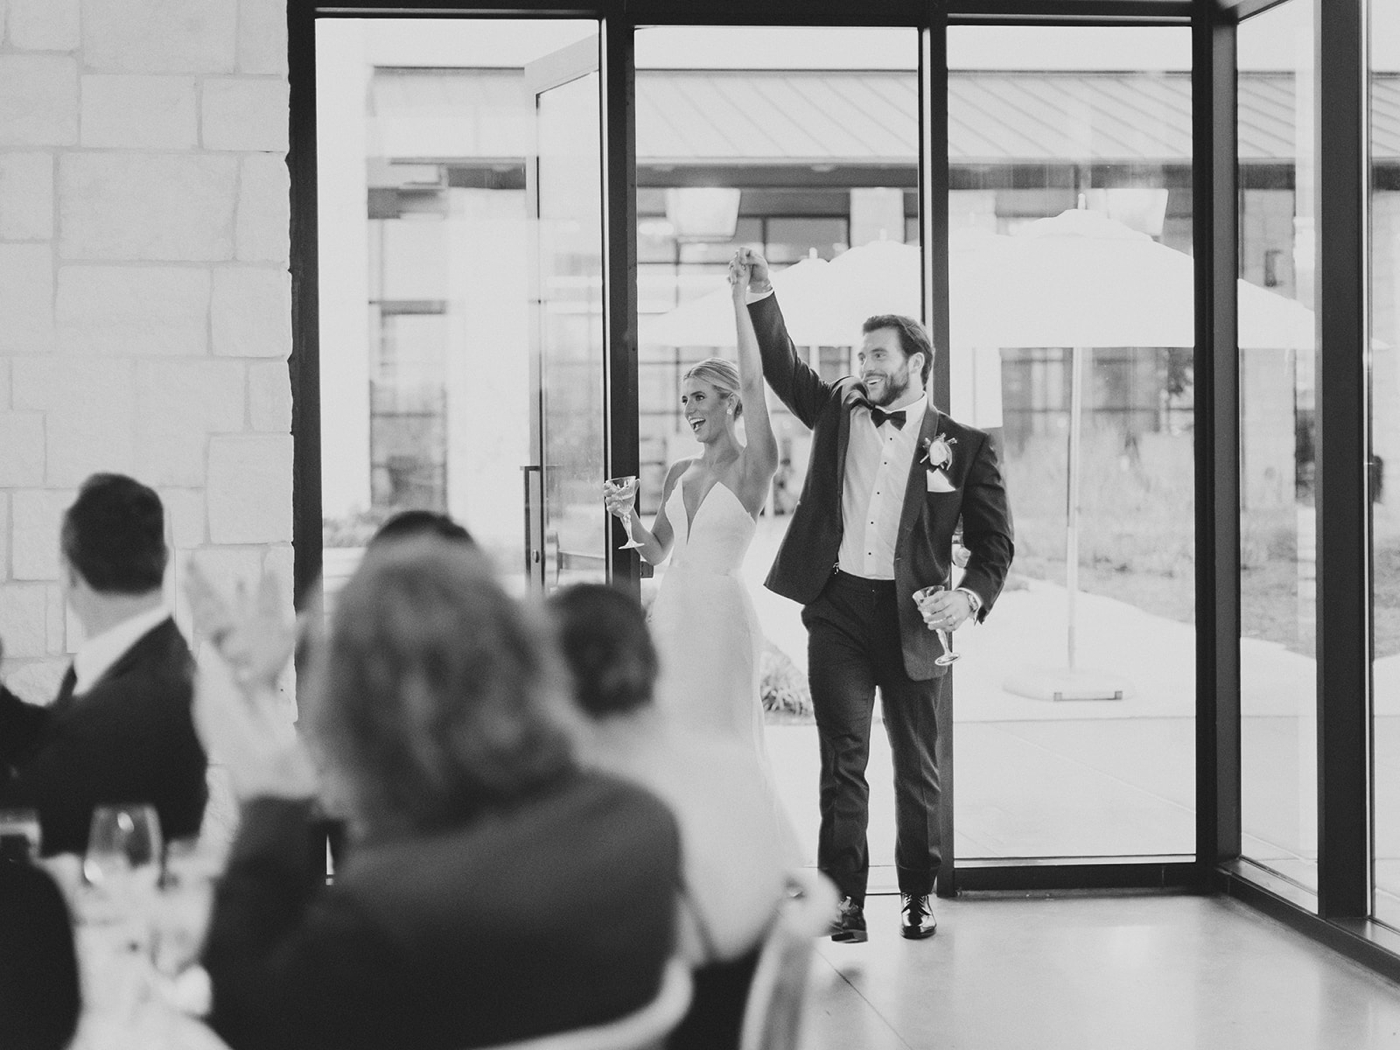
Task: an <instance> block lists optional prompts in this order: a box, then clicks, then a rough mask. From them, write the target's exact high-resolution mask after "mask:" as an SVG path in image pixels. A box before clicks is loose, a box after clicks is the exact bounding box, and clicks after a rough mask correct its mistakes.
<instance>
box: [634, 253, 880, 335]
mask: <svg viewBox="0 0 1400 1050" xmlns="http://www.w3.org/2000/svg"><path fill="white" fill-rule="evenodd" d="M828 265H829V264H828V263H827V261H826V260H825V259H821V258H818V257H816V256H809V257H807V258H805V259H801V260H799V261H798V262H796V263H793V264H792V265H791V266H787V267H784V268H783V269H781V270H776V269H775V270H774V271H773V274H772V281H773V288H774V289H775V291H776V292H777V294H778V296H779V298H780V300H781V301H782V304H783V316H784V318H785V319H786V320H787V324H788V331H789V332H790V333H791V334H792V338H793V341H794V342H796V343H797V344H798V345H800V346H820V345H829V344H830V342H831V341H830V340H829V339H825V338H821V337H822V336H824V335H826V333H828V332H829V331H830V329H831V321H830V319H829V318H828V316H827V314H828V311H829V309H830V303H831V286H830V285H829V284H828V283H827V281H826V279H825V276H826V274H825V271H826V269H827V266H828ZM638 326H639V329H640V335H641V341H642V342H643V343H648V344H657V345H660V346H734V345H735V343H734V307H733V305H732V301H731V299H730V293H729V285H728V283H727V282H725V281H724V280H723V279H721V280H720V284H719V287H718V288H716V289H715V290H714V291H713V292H707V293H706V294H705V295H702V296H700V297H699V298H696V299H691V300H690V301H689V302H685V303H682V304H681V305H680V306H677V307H676V308H675V309H674V310H668V311H666V313H664V314H643V315H642V316H641V317H640V318H638ZM856 331H857V332H859V331H860V329H859V328H857V329H856Z"/></svg>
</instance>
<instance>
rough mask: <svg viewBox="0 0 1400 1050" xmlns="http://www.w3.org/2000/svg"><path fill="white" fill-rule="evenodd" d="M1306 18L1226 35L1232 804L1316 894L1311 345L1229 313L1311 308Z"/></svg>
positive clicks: (1276, 863) (1274, 17)
mask: <svg viewBox="0 0 1400 1050" xmlns="http://www.w3.org/2000/svg"><path fill="white" fill-rule="evenodd" d="M1311 11H1312V7H1311V5H1310V4H1308V3H1306V2H1304V0H1290V2H1288V3H1285V4H1282V5H1280V6H1278V7H1275V8H1272V9H1270V10H1268V11H1266V12H1264V13H1263V14H1260V15H1257V16H1255V17H1253V18H1250V19H1247V20H1245V21H1244V22H1242V23H1241V24H1240V27H1239V38H1238V39H1239V49H1240V53H1241V55H1242V56H1248V58H1249V60H1250V62H1251V64H1252V65H1254V66H1255V67H1256V68H1260V69H1266V70H1268V72H1259V73H1248V74H1241V78H1240V91H1239V99H1240V122H1239V123H1240V131H1239V182H1240V197H1239V200H1240V223H1239V229H1240V241H1239V245H1240V276H1241V277H1242V278H1243V281H1244V282H1245V283H1244V285H1242V289H1241V312H1240V316H1241V325H1240V332H1239V335H1240V340H1239V341H1240V347H1241V349H1240V357H1239V385H1240V435H1239V439H1240V618H1241V623H1240V633H1241V638H1240V780H1241V785H1240V786H1241V803H1240V805H1241V819H1242V831H1243V853H1244V856H1245V857H1247V858H1248V859H1250V860H1252V861H1256V862H1257V863H1260V864H1262V865H1264V866H1266V867H1268V868H1270V869H1272V870H1273V871H1276V872H1278V873H1279V874H1282V875H1284V876H1286V877H1288V878H1290V879H1293V880H1294V881H1296V882H1298V883H1299V884H1301V885H1303V886H1306V887H1309V888H1312V889H1316V887H1317V758H1316V751H1317V685H1316V683H1317V662H1316V615H1315V611H1314V602H1315V598H1316V587H1315V581H1316V577H1315V568H1316V560H1315V555H1316V546H1315V536H1316V517H1315V515H1316V508H1315V501H1314V491H1315V489H1314V470H1315V463H1314V447H1315V439H1316V433H1317V421H1316V418H1315V413H1314V391H1315V387H1314V383H1313V371H1314V369H1313V363H1314V362H1313V347H1312V342H1311V340H1299V341H1297V342H1296V343H1295V345H1293V346H1284V345H1277V346H1260V345H1258V341H1257V340H1254V339H1252V338H1251V333H1250V332H1249V331H1248V330H1247V328H1246V326H1245V323H1244V320H1245V313H1244V308H1243V307H1244V291H1245V290H1246V288H1247V287H1248V286H1253V287H1254V288H1264V289H1267V290H1268V291H1269V292H1271V293H1273V294H1275V295H1278V296H1282V297H1284V298H1286V299H1290V300H1294V301H1295V302H1296V303H1299V304H1301V305H1302V306H1304V307H1308V308H1311V307H1312V305H1313V291H1314V281H1313V268H1314V231H1313V207H1314V205H1313V195H1314V192H1315V190H1314V187H1315V178H1316V157H1315V152H1314V150H1315V147H1314V145H1313V143H1314V138H1313V116H1312V114H1313V99H1314V92H1315V81H1314V77H1313V69H1312V53H1313V52H1312V23H1311ZM1255 111H1257V112H1261V113H1263V114H1264V115H1265V117H1266V119H1265V120H1262V121H1248V120H1247V119H1246V118H1247V115H1248V114H1250V113H1251V112H1255ZM1279 342H1282V341H1281V340H1280V341H1279Z"/></svg>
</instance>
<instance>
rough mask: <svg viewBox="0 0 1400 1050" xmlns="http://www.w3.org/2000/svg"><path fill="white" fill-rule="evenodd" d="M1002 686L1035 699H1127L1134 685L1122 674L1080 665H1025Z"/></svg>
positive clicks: (1009, 690)
mask: <svg viewBox="0 0 1400 1050" xmlns="http://www.w3.org/2000/svg"><path fill="white" fill-rule="evenodd" d="M1002 688H1003V689H1005V690H1006V691H1007V692H1008V693H1015V694H1016V695H1017V696H1025V697H1029V698H1030V699H1032V700H1126V699H1127V698H1128V697H1130V696H1132V695H1133V685H1132V683H1131V682H1129V681H1128V680H1127V679H1126V678H1124V677H1123V676H1122V675H1116V674H1111V673H1110V672H1108V671H1095V670H1092V669H1089V668H1081V667H1025V668H1022V669H1021V670H1019V671H1016V672H1015V673H1013V674H1011V675H1009V676H1008V677H1007V679H1006V681H1004V682H1003V683H1002Z"/></svg>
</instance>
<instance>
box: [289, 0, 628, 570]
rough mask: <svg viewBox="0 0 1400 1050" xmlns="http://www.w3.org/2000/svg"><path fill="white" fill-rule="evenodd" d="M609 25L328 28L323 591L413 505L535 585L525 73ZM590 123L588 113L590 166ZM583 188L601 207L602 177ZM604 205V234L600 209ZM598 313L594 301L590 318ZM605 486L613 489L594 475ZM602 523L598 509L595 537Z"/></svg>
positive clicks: (322, 187)
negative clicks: (531, 562)
mask: <svg viewBox="0 0 1400 1050" xmlns="http://www.w3.org/2000/svg"><path fill="white" fill-rule="evenodd" d="M597 28H598V27H597V23H596V22H587V21H529V22H520V21H509V20H490V21H484V20H471V19H416V18H413V19H374V20H362V19H323V20H320V21H318V23H317V26H316V70H317V92H316V94H317V152H318V188H317V192H318V200H319V223H318V237H319V244H320V254H319V258H320V263H319V266H320V355H321V425H322V455H321V459H322V492H323V516H324V529H323V533H324V541H325V565H326V581H327V587H328V590H329V591H331V592H334V590H335V589H336V587H337V586H338V584H339V582H340V581H341V580H343V579H344V577H345V576H346V575H347V574H348V573H349V571H350V570H351V569H352V568H353V566H354V565H355V563H356V562H357V561H358V559H359V556H360V553H361V551H362V549H363V547H364V543H365V541H366V539H367V538H368V537H369V536H370V535H371V534H372V533H373V531H374V530H375V528H377V527H378V525H379V524H380V523H381V522H382V521H383V520H384V519H385V518H387V517H388V516H390V515H391V514H393V513H395V512H396V511H400V510H405V509H409V508H429V509H433V510H439V511H447V512H449V513H451V514H452V515H453V516H454V517H456V518H457V519H458V520H460V521H462V522H464V523H465V524H466V525H467V527H468V528H469V529H470V530H471V532H472V534H473V535H474V536H475V537H476V539H477V540H478V541H479V542H480V543H481V544H482V545H483V546H484V547H485V548H486V549H487V550H489V551H490V552H491V553H492V554H493V555H494V556H495V557H496V559H497V563H498V564H499V565H500V566H502V567H503V568H504V569H507V570H508V571H509V572H510V573H511V574H512V577H513V578H516V579H517V582H520V583H522V585H523V579H519V577H520V568H521V566H523V564H524V552H523V542H524V541H523V537H524V529H523V527H522V521H523V518H524V495H523V492H524V485H523V480H522V476H521V467H522V466H523V465H525V464H527V463H529V462H530V461H531V434H530V431H529V422H530V419H531V414H530V403H531V398H532V389H531V384H532V376H531V367H530V355H529V348H530V346H531V340H530V326H529V316H530V315H529V308H530V307H529V302H528V299H529V295H530V286H531V277H530V269H529V267H530V265H531V255H530V253H529V252H528V251H527V247H526V246H527V244H529V243H531V242H533V240H534V239H535V227H534V226H533V225H532V224H531V222H530V218H529V210H528V208H527V199H526V159H527V157H528V156H529V155H530V154H531V152H532V151H533V150H534V149H535V148H536V145H535V144H536V126H535V119H536V114H535V101H534V99H533V97H531V96H530V95H529V94H528V93H527V90H526V83H525V74H524V69H525V66H526V65H527V64H528V63H530V62H532V61H534V60H536V59H538V58H541V57H543V56H545V55H548V54H551V53H553V52H555V51H557V50H559V49H560V48H563V47H566V46H567V45H570V44H572V43H575V42H576V41H579V40H582V39H584V38H586V37H589V36H590V35H592V34H595V33H596V32H597ZM590 85H591V87H590ZM580 90H591V91H592V98H593V102H592V104H591V107H590V108H589V112H590V113H596V110H597V85H596V78H594V79H593V80H592V81H589V82H588V83H587V84H585V85H584V87H583V88H581V89H580ZM596 123H597V121H596V116H595V119H594V124H593V128H594V141H593V142H592V155H593V157H594V158H595V159H594V168H596V166H597V162H596V156H597V142H596V137H597V136H596ZM588 170H591V169H588ZM574 181H575V182H577V181H579V180H574ZM583 181H584V182H586V181H587V180H583ZM576 189H577V192H578V193H580V194H584V193H587V192H589V190H588V187H587V186H586V185H581V186H578V187H577V188H576ZM591 192H592V194H593V196H594V197H596V196H597V187H596V184H595V185H594V187H593V189H592V191H591ZM592 212H593V214H594V216H595V218H594V219H593V220H592V221H593V231H594V232H593V238H594V240H597V237H598V234H597V226H598V219H597V218H596V214H597V204H596V201H595V202H594V203H593V205H592ZM585 232H587V231H586V229H585ZM595 254H596V252H595ZM583 291H586V292H588V293H589V294H590V295H591V296H592V298H593V299H594V300H596V298H597V296H598V295H599V294H600V293H599V289H598V288H596V287H593V286H587V287H586V288H584V289H583ZM582 297H583V292H580V294H579V298H582ZM590 301H591V300H590ZM599 313H600V308H599V307H597V304H596V303H594V304H593V305H592V306H590V307H589V308H588V309H587V310H584V311H581V312H579V317H581V318H584V319H585V320H586V319H587V318H589V317H594V316H595V315H598V314H599ZM593 327H594V329H596V328H598V327H599V325H598V324H596V323H595V324H594V326H593ZM590 331H592V329H590ZM591 338H592V336H591V335H590V336H589V339H591ZM580 345H587V346H589V347H593V346H594V343H592V342H589V341H588V339H585V340H584V343H582V344H580ZM590 352H593V351H592V350H590ZM596 356H598V355H597V354H596V353H595V357H596ZM595 370H596V369H595ZM597 386H598V390H599V391H601V380H600V381H599V382H598V384H597ZM590 406H592V407H593V408H596V407H597V398H595V399H594V401H592V402H590ZM598 416H599V418H598V424H599V426H601V413H599V414H598ZM594 445H595V446H597V445H598V442H596V441H595V442H594ZM596 475H597V478H598V480H599V481H601V477H602V467H601V465H597V469H596ZM605 524H606V522H605V519H604V517H603V516H602V515H599V516H598V517H597V520H596V529H597V530H598V531H599V532H600V534H601V530H602V529H603V528H604V527H605Z"/></svg>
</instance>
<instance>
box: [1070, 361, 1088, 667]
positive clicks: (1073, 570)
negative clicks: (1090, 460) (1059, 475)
mask: <svg viewBox="0 0 1400 1050" xmlns="http://www.w3.org/2000/svg"><path fill="white" fill-rule="evenodd" d="M1069 361H1070V365H1069V463H1068V466H1067V467H1066V470H1065V490H1066V491H1065V623H1066V627H1067V635H1068V648H1069V668H1070V670H1071V671H1072V670H1074V650H1075V644H1074V643H1075V638H1074V621H1075V615H1074V606H1075V595H1076V594H1077V593H1078V591H1079V455H1080V450H1079V445H1080V426H1081V422H1082V418H1083V414H1084V395H1083V383H1084V348H1083V347H1079V346H1075V347H1071V348H1070V351H1069Z"/></svg>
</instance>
